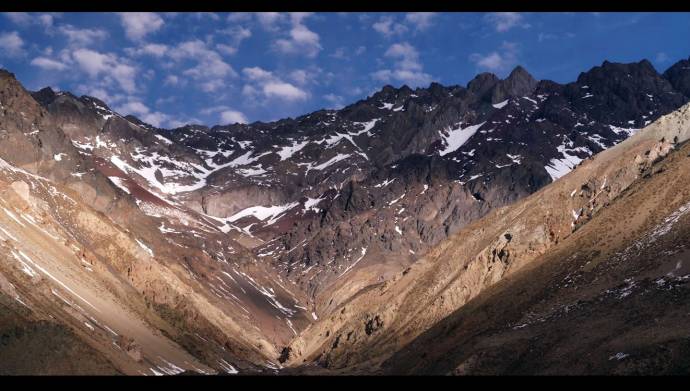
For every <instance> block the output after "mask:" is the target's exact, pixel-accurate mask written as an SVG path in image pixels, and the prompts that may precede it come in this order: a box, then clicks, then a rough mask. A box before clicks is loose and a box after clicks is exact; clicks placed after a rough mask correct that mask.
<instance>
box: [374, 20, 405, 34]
mask: <svg viewBox="0 0 690 391" xmlns="http://www.w3.org/2000/svg"><path fill="white" fill-rule="evenodd" d="M371 27H372V28H373V29H374V30H375V31H377V32H379V33H381V34H383V35H384V36H385V37H387V38H388V37H391V36H394V35H400V34H403V33H405V32H406V31H407V26H405V25H404V24H401V23H397V22H395V19H394V18H393V17H392V16H382V17H381V18H379V20H378V21H377V22H375V23H374V24H373V25H372V26H371Z"/></svg>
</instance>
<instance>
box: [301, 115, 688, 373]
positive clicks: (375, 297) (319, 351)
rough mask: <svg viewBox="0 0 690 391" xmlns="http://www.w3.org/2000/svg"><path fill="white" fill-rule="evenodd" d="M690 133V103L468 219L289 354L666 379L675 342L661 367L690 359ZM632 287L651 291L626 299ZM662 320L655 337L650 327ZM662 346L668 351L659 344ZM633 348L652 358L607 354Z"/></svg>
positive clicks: (419, 368) (402, 365)
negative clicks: (689, 347) (687, 321)
mask: <svg viewBox="0 0 690 391" xmlns="http://www.w3.org/2000/svg"><path fill="white" fill-rule="evenodd" d="M688 138H690V105H686V106H684V107H683V108H681V109H680V110H678V111H677V112H674V113H672V114H669V115H667V116H664V117H662V118H660V119H659V120H657V121H656V122H654V123H653V124H651V125H650V126H648V127H647V128H645V129H643V130H642V131H640V132H639V133H638V134H636V135H634V136H632V137H631V138H629V139H627V140H625V141H624V142H622V143H621V144H620V145H617V146H616V147H613V148H611V149H609V150H607V151H604V152H602V153H600V154H598V155H597V156H595V157H594V158H593V159H589V160H587V161H585V162H584V163H583V164H582V165H580V166H579V167H578V168H577V169H576V170H574V171H573V172H571V173H569V174H567V175H566V176H564V177H563V178H562V179H561V180H559V181H557V182H555V183H553V184H552V185H549V186H547V187H546V188H544V189H542V190H541V191H539V192H537V193H535V194H533V195H531V196H529V197H527V198H526V199H524V200H522V201H519V202H517V203H515V204H513V205H511V206H509V207H504V208H500V209H497V210H495V211H493V212H492V213H490V214H489V215H487V216H486V217H484V218H482V219H480V220H478V221H476V222H474V223H472V224H470V225H468V226H467V227H465V228H464V229H462V230H461V231H459V232H458V233H457V234H455V235H454V236H453V237H451V238H450V239H448V240H446V241H444V242H442V243H441V244H440V245H439V246H437V247H436V248H434V249H433V250H431V251H430V252H429V253H428V254H427V255H426V256H425V257H424V258H422V259H421V260H419V261H418V262H417V263H415V264H414V265H413V266H411V267H410V268H408V269H406V270H405V271H403V272H402V273H401V274H399V275H398V276H396V278H394V279H392V280H391V281H387V282H385V283H382V284H379V285H378V286H375V287H373V288H372V289H370V290H368V291H366V292H363V293H362V294H360V295H359V296H358V297H356V298H354V299H352V300H351V301H349V302H348V303H346V304H344V305H343V306H341V308H339V311H336V312H334V313H333V314H332V315H330V316H329V317H327V318H323V319H321V320H320V321H319V322H317V323H316V324H314V325H311V326H310V327H309V328H308V329H307V330H305V331H304V332H303V333H302V334H301V335H300V337H299V338H298V339H296V340H295V341H294V342H293V344H292V345H291V346H290V348H289V349H288V351H289V352H290V357H289V359H290V360H291V361H290V362H291V364H292V365H295V366H303V365H305V364H318V365H320V366H323V367H326V368H329V369H331V370H336V371H343V370H344V371H347V372H370V371H375V372H378V371H384V372H387V371H390V372H392V373H430V372H431V373H434V372H441V373H449V372H453V371H455V372H456V373H589V372H591V371H595V372H601V373H610V372H611V371H612V370H614V369H615V370H620V371H621V372H626V373H634V372H635V371H638V370H639V371H640V372H644V373H654V372H655V367H654V360H657V359H658V360H662V359H663V357H662V356H663V354H662V353H661V350H664V349H666V350H664V351H666V352H667V353H668V355H669V356H668V357H667V359H666V361H662V362H661V363H659V368H660V369H659V370H660V371H671V372H673V371H674V370H677V369H674V367H673V365H681V367H680V368H682V366H683V365H686V366H687V363H685V364H683V361H682V360H681V361H680V362H676V361H673V359H672V357H679V356H678V355H679V354H680V355H682V352H683V351H685V350H683V349H686V347H684V346H685V345H683V342H682V341H683V338H685V339H686V338H687V330H685V329H684V327H682V326H681V325H682V324H683V321H682V320H680V318H678V317H679V316H680V317H682V316H685V315H686V314H685V313H686V312H687V311H686V310H687V308H686V307H683V306H680V307H676V306H675V305H674V303H675V304H677V303H678V302H679V300H682V297H683V295H685V294H687V292H686V291H687V287H686V286H685V282H686V280H687V270H686V269H687V268H686V266H684V263H683V262H684V260H683V259H684V258H683V256H682V254H683V251H684V250H683V248H684V246H685V245H684V241H683V240H682V238H683V237H684V235H685V234H687V232H685V230H684V228H683V227H685V222H686V219H684V216H685V214H686V212H687V211H688V210H690V209H689V208H688V205H687V203H688V202H689V201H690V193H688V192H687V186H686V185H687V183H686V182H687V180H688V179H690V178H688V174H687V173H688V164H689V163H690V161H688V151H690V150H689V149H688V148H690V146H688V145H687V143H685V144H683V143H684V142H685V141H686V140H687V139H688ZM667 155H669V156H668V157H667V158H666V159H664V157H665V156H667ZM681 221H682V222H683V223H680V224H678V226H677V227H676V226H675V224H676V223H677V222H681ZM684 232H685V233H684ZM669 233H670V234H669ZM667 283H668V285H666V284H667ZM654 288H657V289H658V291H656V290H654ZM676 288H677V290H674V289H676ZM633 292H636V293H639V296H635V295H634V296H632V297H631V298H629V299H626V301H625V303H630V305H623V304H625V303H623V302H621V299H624V298H626V297H627V296H628V295H630V294H632V293H633ZM643 293H644V296H643ZM657 293H658V294H657ZM668 295H670V296H668ZM671 296H672V297H675V298H674V300H673V301H672V302H664V300H665V299H664V298H665V297H671ZM662 302H663V304H661V303H662ZM631 306H632V307H631ZM654 306H656V307H654ZM631 308H634V309H631ZM684 308H685V310H684ZM650 314H653V315H652V316H653V317H654V318H652V319H649V321H647V320H646V319H647V317H648V316H649V315H650ZM609 315H610V321H611V322H613V323H607V322H609V318H608V317H607V316H609ZM657 316H658V318H656V317H657ZM569 320H570V321H571V322H572V323H568V321H569ZM625 320H628V321H630V322H632V323H627V324H625V323H624V322H625ZM574 324H577V325H578V326H577V327H576V329H577V330H576V331H573V327H572V326H573V325H574ZM587 325H589V326H591V327H587ZM657 325H658V326H659V327H660V328H659V329H655V330H656V331H658V333H656V332H655V335H656V336H655V337H654V339H652V340H646V339H645V337H644V335H645V334H644V333H645V332H646V331H645V330H646V328H645V327H650V328H651V327H656V326H657ZM604 342H605V344H604ZM657 343H658V344H661V345H662V346H665V348H661V347H660V348H659V349H661V350H660V351H657V352H654V351H653V350H654V349H655V346H654V344H657ZM595 346H596V349H595V348H594V347H595ZM624 347H625V348H630V349H639V351H640V361H639V362H638V364H639V366H635V365H631V366H625V365H622V366H616V365H613V364H612V363H608V362H607V360H608V359H609V358H610V357H611V356H613V357H614V358H616V359H622V358H625V357H626V355H627V354H629V353H621V355H618V354H617V353H618V352H616V351H614V352H612V353H611V354H607V352H609V351H611V350H612V349H618V348H620V349H623V348H624ZM395 352H399V353H396V354H395V355H393V354H394V353H395ZM597 354H598V355H597ZM543 355H547V356H546V359H545V357H544V356H543ZM656 355H660V356H656ZM391 356H392V357H391ZM536 356H539V359H536ZM525 357H534V359H532V360H530V359H523V358H525ZM597 363H599V364H601V365H602V366H601V367H597V368H596V370H594V367H596V366H597ZM604 364H606V365H604Z"/></svg>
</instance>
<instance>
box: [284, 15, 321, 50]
mask: <svg viewBox="0 0 690 391" xmlns="http://www.w3.org/2000/svg"><path fill="white" fill-rule="evenodd" d="M309 16H310V14H309V13H292V14H290V19H291V23H292V27H291V28H290V32H289V38H281V39H278V40H276V41H275V42H273V48H274V49H275V50H276V51H278V52H281V53H285V54H298V55H303V56H306V57H309V58H314V57H316V55H317V54H319V51H321V49H323V48H322V47H321V43H320V37H319V34H317V33H315V32H313V31H311V30H309V28H308V27H307V26H305V25H304V23H303V22H304V20H305V19H306V18H307V17H309Z"/></svg>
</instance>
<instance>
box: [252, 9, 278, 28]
mask: <svg viewBox="0 0 690 391" xmlns="http://www.w3.org/2000/svg"><path fill="white" fill-rule="evenodd" d="M255 15H256V19H257V20H258V21H259V24H260V25H261V27H263V28H264V29H265V30H268V31H276V30H277V29H278V23H279V22H280V21H282V20H283V18H284V17H285V15H283V14H281V13H279V12H257V13H256V14H255Z"/></svg>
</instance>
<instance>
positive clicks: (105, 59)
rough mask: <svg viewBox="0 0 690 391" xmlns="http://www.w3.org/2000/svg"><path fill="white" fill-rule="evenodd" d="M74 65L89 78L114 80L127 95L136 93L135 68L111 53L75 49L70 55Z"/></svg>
mask: <svg viewBox="0 0 690 391" xmlns="http://www.w3.org/2000/svg"><path fill="white" fill-rule="evenodd" d="M72 58H73V59H74V61H75V62H76V64H77V65H78V66H79V68H81V69H82V70H83V71H84V72H86V73H87V74H88V75H89V76H90V77H91V78H97V77H102V78H103V80H104V81H105V82H108V81H110V80H114V81H115V82H116V83H117V84H118V85H119V86H120V88H122V90H124V91H125V92H127V93H133V92H135V91H136V89H137V88H136V81H135V79H136V75H137V71H136V68H135V67H134V66H132V65H130V64H127V63H126V62H125V61H124V60H123V59H120V58H118V57H117V56H116V55H114V54H112V53H99V52H97V51H94V50H90V49H77V50H75V51H74V53H73V54H72Z"/></svg>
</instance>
